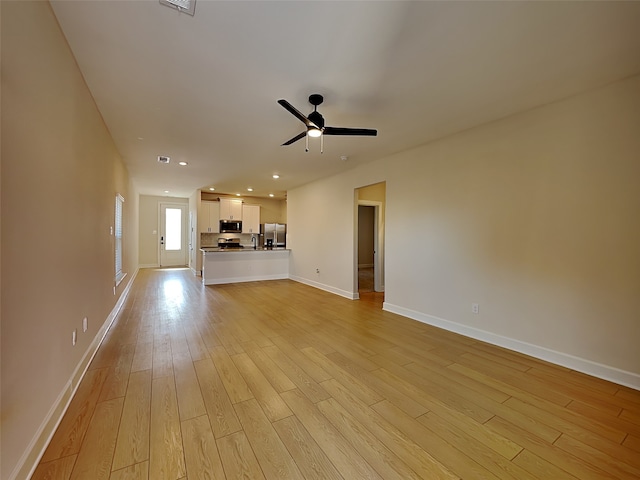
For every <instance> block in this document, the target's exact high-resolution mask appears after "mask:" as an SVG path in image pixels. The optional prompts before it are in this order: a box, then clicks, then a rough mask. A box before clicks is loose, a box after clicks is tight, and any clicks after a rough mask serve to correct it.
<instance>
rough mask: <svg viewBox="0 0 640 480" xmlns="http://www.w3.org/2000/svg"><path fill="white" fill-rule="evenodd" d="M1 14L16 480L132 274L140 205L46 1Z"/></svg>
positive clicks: (6, 470)
mask: <svg viewBox="0 0 640 480" xmlns="http://www.w3.org/2000/svg"><path fill="white" fill-rule="evenodd" d="M0 9H1V12H2V14H1V21H2V25H1V33H2V52H1V53H2V132H1V134H2V202H1V205H2V215H1V219H2V243H1V245H2V272H1V284H2V317H1V318H2V326H1V328H2V334H1V337H2V362H1V364H2V425H1V428H0V430H1V431H2V433H1V435H2V454H1V456H2V467H1V472H0V477H2V478H3V479H13V478H26V476H27V473H28V471H29V469H30V468H31V467H32V466H33V462H35V460H36V459H37V456H38V454H39V453H40V451H41V450H40V449H41V448H42V447H43V445H44V440H46V436H47V435H48V434H49V433H51V429H52V428H53V425H52V424H51V422H49V423H47V421H48V420H50V421H52V422H55V420H57V416H56V415H59V414H60V413H61V408H63V407H64V404H65V402H66V401H67V400H68V399H69V396H70V394H71V391H72V389H73V387H74V386H75V384H74V383H73V382H74V381H77V379H78V377H79V371H81V370H82V368H83V366H84V364H83V362H86V361H87V360H88V358H87V356H86V355H87V353H88V352H89V350H90V349H91V346H92V345H94V341H95V339H96V337H97V336H98V335H99V333H100V331H101V328H103V327H104V324H105V322H106V321H107V320H108V319H109V316H110V315H111V314H112V311H113V309H114V306H115V305H116V302H117V300H118V299H119V297H120V295H121V293H122V292H123V290H124V289H125V288H126V286H127V285H128V282H129V281H130V280H131V278H133V276H134V274H135V270H136V265H137V263H138V259H137V249H136V248H133V245H135V242H136V240H137V232H136V231H135V230H136V225H137V224H136V221H137V219H136V221H133V217H134V216H135V215H136V214H137V200H136V198H135V197H136V194H135V192H134V191H133V189H132V187H131V185H130V184H129V179H128V174H127V171H126V169H125V167H124V165H123V163H122V161H121V158H120V157H119V155H118V152H117V151H116V149H115V146H114V144H113V142H112V140H111V137H110V135H109V132H108V131H107V129H106V127H105V125H104V123H103V121H102V117H101V116H100V114H99V113H98V111H97V108H96V106H95V104H94V102H93V99H92V97H91V95H90V94H89V91H88V89H87V87H86V85H85V83H84V80H83V78H82V76H81V75H80V72H79V71H78V69H77V66H76V63H75V61H74V58H73V56H72V55H71V52H70V51H69V48H68V46H67V43H66V41H65V39H64V37H63V36H62V34H61V32H60V29H59V27H58V24H57V22H56V20H55V18H54V16H53V13H52V11H51V8H50V6H49V4H48V3H46V2H0ZM116 193H120V194H122V195H123V196H124V198H125V204H124V221H125V223H124V267H125V268H124V269H125V271H126V272H127V273H128V276H127V277H126V279H125V281H124V282H122V283H121V284H120V286H119V287H118V289H117V292H116V295H114V292H113V287H114V241H113V236H112V235H111V234H110V229H111V228H112V227H113V225H114V210H115V195H116ZM85 316H86V317H87V318H88V320H89V329H88V331H87V332H86V333H83V332H82V328H81V327H82V319H83V317H85ZM74 329H78V341H77V344H76V346H72V344H71V334H72V331H73V330H74ZM85 364H86V363H85Z"/></svg>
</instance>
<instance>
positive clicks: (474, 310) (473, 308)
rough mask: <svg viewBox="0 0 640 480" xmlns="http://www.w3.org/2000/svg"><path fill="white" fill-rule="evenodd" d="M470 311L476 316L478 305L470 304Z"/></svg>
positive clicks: (478, 309) (478, 310) (478, 311)
mask: <svg viewBox="0 0 640 480" xmlns="http://www.w3.org/2000/svg"><path fill="white" fill-rule="evenodd" d="M471 311H472V312H473V313H475V314H476V315H477V314H478V313H480V305H478V304H477V303H472V304H471Z"/></svg>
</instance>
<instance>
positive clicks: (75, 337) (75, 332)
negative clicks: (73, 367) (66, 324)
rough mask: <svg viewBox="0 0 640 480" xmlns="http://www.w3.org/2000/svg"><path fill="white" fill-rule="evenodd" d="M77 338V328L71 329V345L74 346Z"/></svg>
mask: <svg viewBox="0 0 640 480" xmlns="http://www.w3.org/2000/svg"><path fill="white" fill-rule="evenodd" d="M77 340H78V330H76V329H75V328H74V329H73V333H72V334H71V345H72V346H74V347H75V346H76V341H77Z"/></svg>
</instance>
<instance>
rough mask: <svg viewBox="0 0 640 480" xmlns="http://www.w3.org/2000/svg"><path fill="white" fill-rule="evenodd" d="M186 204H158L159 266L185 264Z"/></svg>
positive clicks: (186, 238)
mask: <svg viewBox="0 0 640 480" xmlns="http://www.w3.org/2000/svg"><path fill="white" fill-rule="evenodd" d="M186 218H187V206H186V205H180V204H171V203H161V204H160V266H161V267H177V266H184V265H186V264H187V251H188V237H187V225H186V223H187V222H186V221H185V220H186Z"/></svg>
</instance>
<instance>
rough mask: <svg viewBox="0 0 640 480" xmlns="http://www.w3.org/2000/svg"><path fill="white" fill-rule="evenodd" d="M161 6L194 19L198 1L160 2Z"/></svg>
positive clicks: (173, 0) (170, 0)
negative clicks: (186, 14)
mask: <svg viewBox="0 0 640 480" xmlns="http://www.w3.org/2000/svg"><path fill="white" fill-rule="evenodd" d="M160 4H161V5H165V6H167V7H171V8H174V9H176V10H178V11H179V12H182V13H188V14H189V15H191V16H192V17H193V14H194V13H195V12H196V0H160Z"/></svg>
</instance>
